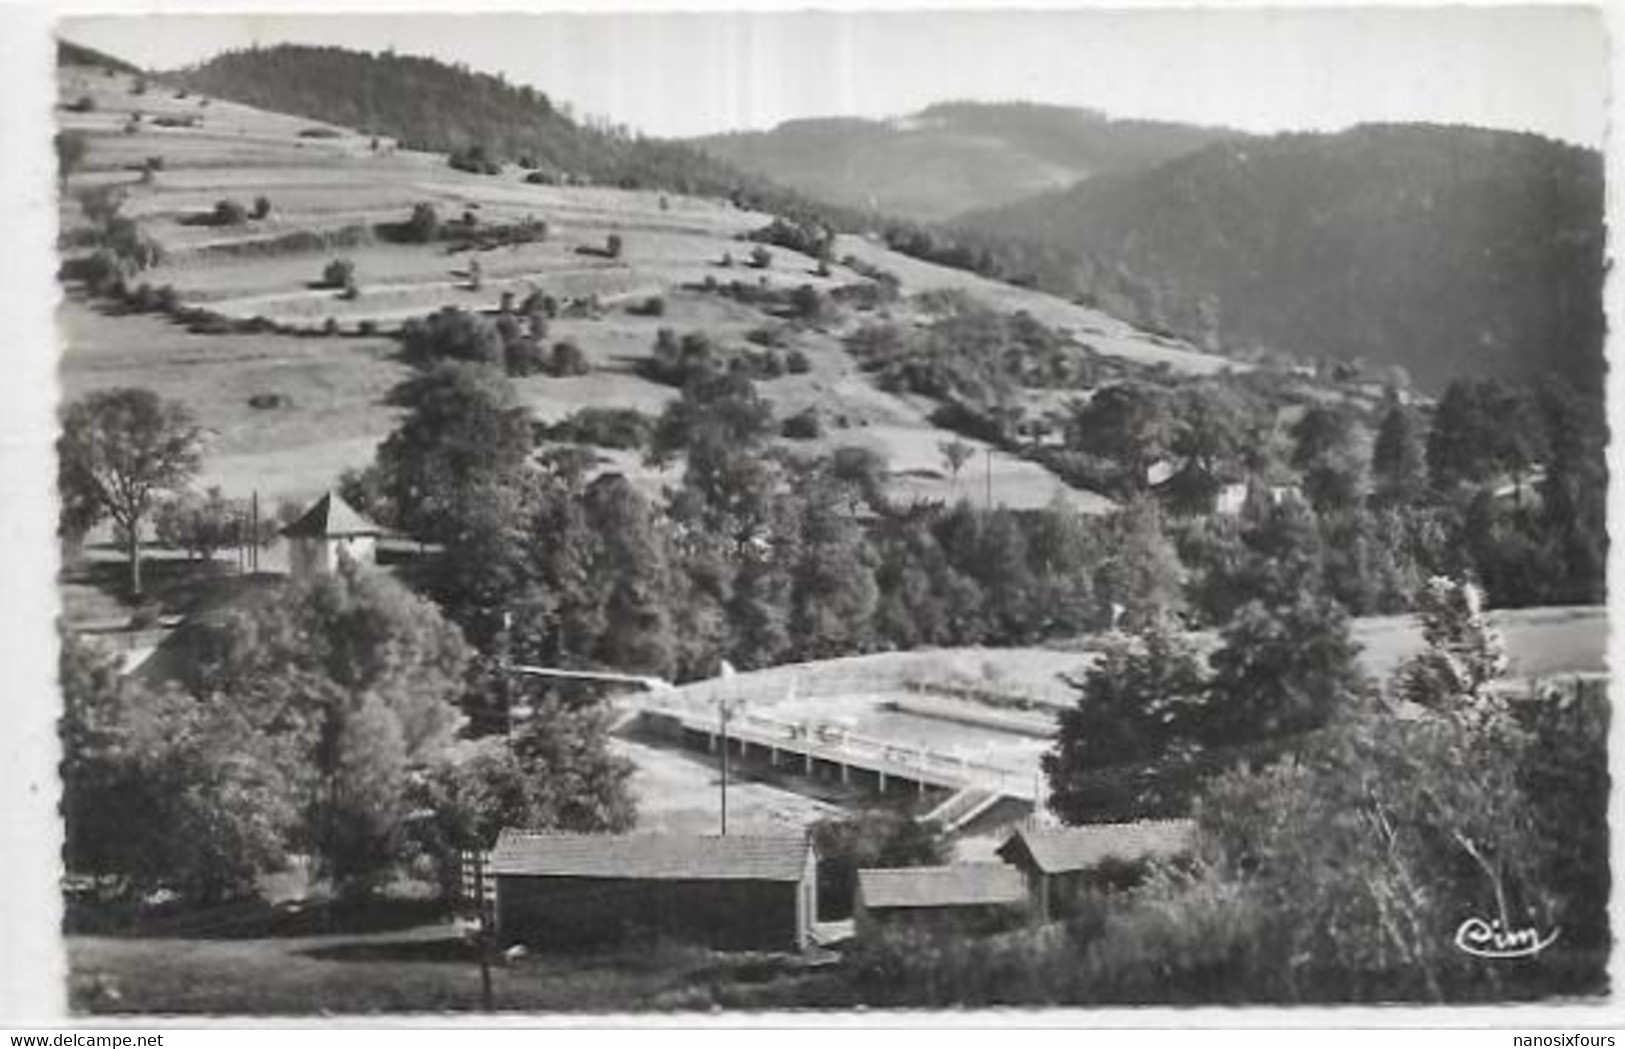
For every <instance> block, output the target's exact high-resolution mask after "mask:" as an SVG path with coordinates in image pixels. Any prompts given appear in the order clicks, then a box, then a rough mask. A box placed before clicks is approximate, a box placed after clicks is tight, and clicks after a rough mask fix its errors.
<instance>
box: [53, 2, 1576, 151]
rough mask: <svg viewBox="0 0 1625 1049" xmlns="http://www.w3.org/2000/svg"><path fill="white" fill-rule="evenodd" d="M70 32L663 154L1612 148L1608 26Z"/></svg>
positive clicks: (610, 22) (158, 56)
mask: <svg viewBox="0 0 1625 1049" xmlns="http://www.w3.org/2000/svg"><path fill="white" fill-rule="evenodd" d="M59 31H60V32H61V34H62V35H63V36H65V37H66V38H68V39H71V40H74V41H76V42H79V43H83V44H87V45H89V46H92V47H97V48H101V49H103V50H106V51H108V52H110V53H113V54H116V55H118V56H120V57H123V58H126V59H129V60H130V61H133V62H136V63H137V64H139V65H143V66H146V67H148V68H173V67H176V66H180V65H185V64H190V63H193V62H198V61H202V60H205V59H207V58H208V57H210V56H211V55H213V54H215V53H217V52H219V51H221V50H225V49H228V48H240V47H248V46H251V45H253V44H255V43H258V44H261V45H270V44H274V43H278V42H284V41H289V42H299V43H317V44H335V45H340V46H345V47H352V48H359V49H363V50H369V51H381V50H384V49H386V48H390V47H393V48H394V49H395V50H396V51H398V52H401V53H411V54H424V55H431V56H434V57H436V58H440V59H443V60H445V61H448V62H465V63H467V64H468V65H469V66H470V67H472V68H474V69H477V70H480V71H484V72H493V73H495V72H501V73H503V74H505V75H506V76H507V77H508V79H510V80H511V81H515V82H519V83H528V84H531V85H533V86H535V87H537V88H539V89H541V90H544V91H546V92H547V93H548V94H549V95H550V96H551V97H553V98H554V99H555V100H558V101H562V102H566V103H568V104H569V105H570V106H571V108H572V110H573V111H574V112H575V113H577V114H587V115H593V116H597V117H603V118H607V119H609V120H612V121H614V122H615V123H618V124H625V125H628V126H630V127H633V128H635V129H638V130H640V131H643V132H645V133H648V134H653V135H662V136H687V135H699V134H708V133H712V132H719V131H728V130H742V129H760V128H768V127H772V126H773V125H775V124H777V123H779V122H781V121H784V120H789V119H793V118H801V117H813V116H836V115H845V116H865V117H888V116H899V115H903V114H906V113H910V112H913V111H916V110H918V109H920V108H922V107H924V106H926V105H929V104H930V103H932V102H938V101H944V100H967V99H968V100H979V101H1012V100H1021V101H1031V102H1049V103H1057V104H1064V105H1078V106H1087V107H1091V108H1095V109H1099V110H1102V111H1104V112H1107V113H1109V114H1111V115H1113V116H1124V117H1127V116H1134V117H1149V118H1161V119H1169V120H1179V121H1186V122H1193V123H1200V124H1209V125H1224V126H1229V127H1235V128H1240V129H1242V130H1248V131H1260V132H1273V131H1285V130H1335V129H1338V128H1343V127H1347V126H1349V125H1351V124H1356V123H1361V122H1370V121H1427V122H1434V123H1459V124H1473V125H1479V126H1485V127H1496V128H1506V129H1512V130H1520V131H1535V132H1538V133H1540V134H1544V135H1548V136H1551V137H1554V138H1560V139H1564V140H1566V141H1570V142H1575V143H1579V144H1582V145H1588V146H1598V147H1600V146H1601V145H1602V142H1603V135H1604V130H1605V125H1606V107H1607V75H1608V74H1607V67H1606V61H1607V41H1606V36H1605V32H1604V25H1603V21H1602V18H1601V17H1600V15H1599V14H1598V13H1597V12H1595V11H1590V10H1587V9H1584V8H1579V7H1561V6H1540V7H1471V6H1456V7H1435V8H1431V9H1426V8H1411V9H1406V8H1378V7H1360V8H1345V9H1337V8H1321V9H1309V8H1297V9H1282V8H1278V7H1277V8H1264V7H1260V8H1252V9H1247V8H1237V7H1225V8H1218V7H1209V8H1186V9H1182V10H1173V9H1154V8H1150V9H1148V8H1131V9H1126V10H1125V9H1119V10H1110V11H1108V10H1099V9H1096V10H1087V9H1083V10H1076V9H1073V10H1026V11H1020V10H999V11H993V10H987V9H982V10H955V11H940V10H939V11H927V10H920V9H912V10H909V9H905V10H876V9H873V8H870V9H867V10H861V9H848V10H841V11H831V10H824V11H816V12H814V11H791V10H780V11H772V10H733V11H712V12H698V13H696V12H688V13H681V12H659V11H646V12H640V13H624V12H623V13H616V14H579V13H577V14H571V13H544V14H523V15H513V14H465V15H451V14H444V13H439V14H431V13H412V14H404V15H403V14H399V13H397V14H394V15H377V14H359V15H356V14H346V15H314V14H296V15H277V16H251V15H243V14H221V15H202V16H199V15H156V14H145V15H140V16H121V17H99V18H79V19H68V20H64V21H63V22H62V23H61V26H60V29H59Z"/></svg>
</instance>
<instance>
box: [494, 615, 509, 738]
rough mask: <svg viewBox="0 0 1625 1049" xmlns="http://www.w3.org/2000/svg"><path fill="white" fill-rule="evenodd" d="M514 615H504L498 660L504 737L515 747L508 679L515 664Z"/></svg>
mask: <svg viewBox="0 0 1625 1049" xmlns="http://www.w3.org/2000/svg"><path fill="white" fill-rule="evenodd" d="M512 646H513V613H512V612H503V613H502V645H501V648H500V651H499V654H498V656H497V658H498V659H499V660H500V661H501V666H502V673H501V678H502V695H501V699H502V724H503V732H502V734H503V736H504V738H506V739H507V741H508V745H509V746H510V747H511V746H513V686H512V685H511V684H510V683H509V681H508V678H509V675H510V674H511V673H512V664H513V648H512Z"/></svg>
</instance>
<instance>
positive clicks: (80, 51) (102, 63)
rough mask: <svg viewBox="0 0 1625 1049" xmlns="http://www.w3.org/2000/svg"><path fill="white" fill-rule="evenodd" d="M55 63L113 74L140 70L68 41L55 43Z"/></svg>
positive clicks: (122, 60)
mask: <svg viewBox="0 0 1625 1049" xmlns="http://www.w3.org/2000/svg"><path fill="white" fill-rule="evenodd" d="M56 61H57V64H58V65H63V66H92V67H95V68H99V69H105V70H108V71H110V72H114V73H139V72H141V70H139V69H137V68H136V67H135V66H133V65H131V64H130V63H128V62H126V61H124V59H122V58H114V57H113V56H112V55H109V54H106V53H104V52H101V51H98V50H96V49H95V48H93V47H86V46H84V45H83V44H75V43H73V42H72V41H70V40H58V41H57V42H56Z"/></svg>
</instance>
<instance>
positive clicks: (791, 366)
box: [784, 349, 812, 375]
mask: <svg viewBox="0 0 1625 1049" xmlns="http://www.w3.org/2000/svg"><path fill="white" fill-rule="evenodd" d="M784 367H785V369H786V370H788V371H789V373H790V374H791V375H806V374H807V373H808V372H809V371H811V370H812V361H810V360H808V359H807V355H806V353H804V352H802V351H801V350H800V349H794V350H791V351H790V352H789V353H788V354H787V355H786V356H785V358H784Z"/></svg>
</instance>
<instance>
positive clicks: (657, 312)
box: [626, 295, 666, 317]
mask: <svg viewBox="0 0 1625 1049" xmlns="http://www.w3.org/2000/svg"><path fill="white" fill-rule="evenodd" d="M626 312H627V313H630V314H632V315H633V316H634V317H664V316H665V315H666V300H665V299H663V298H661V297H660V296H659V295H651V296H649V297H648V298H647V299H644V300H643V301H642V302H634V303H633V304H632V305H630V306H628V307H627V308H626Z"/></svg>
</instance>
